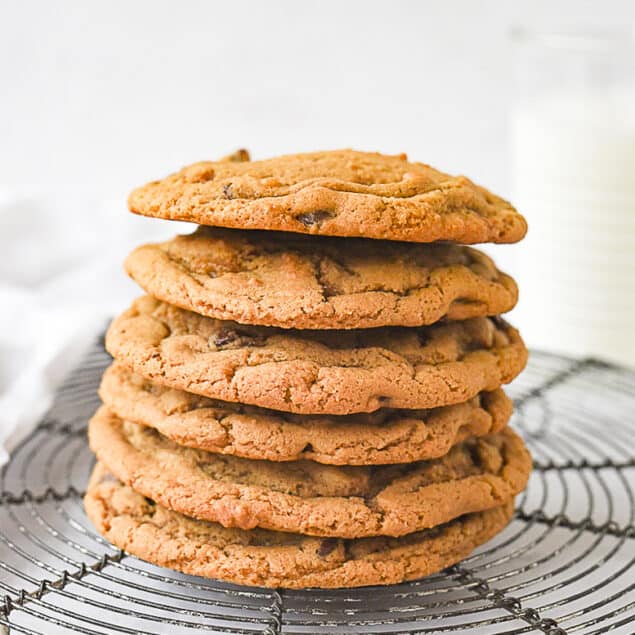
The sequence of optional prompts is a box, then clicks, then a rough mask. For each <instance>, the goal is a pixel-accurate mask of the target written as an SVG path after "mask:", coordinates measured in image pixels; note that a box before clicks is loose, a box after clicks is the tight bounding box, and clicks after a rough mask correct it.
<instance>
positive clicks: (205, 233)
mask: <svg viewBox="0 0 635 635" xmlns="http://www.w3.org/2000/svg"><path fill="white" fill-rule="evenodd" d="M125 267H126V271H127V272H128V274H130V276H131V277H132V278H133V279H134V280H135V281H136V282H137V283H138V284H139V285H141V287H143V289H145V291H147V292H148V293H149V294H150V295H152V296H154V297H155V298H159V299H160V300H163V301H165V302H169V303H170V304H175V305H177V306H180V307H182V308H184V309H189V310H190V311H195V312H196V313H200V314H201V315H207V316H209V317H213V318H217V319H221V320H233V321H236V322H240V323H241V324H260V325H265V326H278V327H283V328H298V329H349V328H371V327H377V326H390V325H396V326H421V325H425V324H432V323H434V322H437V321H438V320H440V319H441V318H443V317H447V318H449V319H458V320H462V319H466V318H471V317H479V316H483V315H497V314H499V313H505V312H506V311H509V310H511V309H512V308H513V307H514V305H515V303H516V300H517V298H518V289H517V287H516V284H515V283H514V281H513V280H512V279H511V278H510V277H509V276H507V275H505V274H504V273H501V272H500V271H498V270H497V269H496V267H495V265H494V263H493V262H492V260H491V259H490V258H488V257H487V256H486V255H485V254H483V253H481V252H479V251H476V250H475V249H471V248H470V247H465V246H460V245H454V244H449V243H444V244H431V245H421V244H412V243H394V242H389V241H374V240H363V239H346V240H343V239H341V238H325V237H311V236H302V235H298V234H284V233H275V232H259V231H240V230H228V229H218V228H212V227H199V228H198V229H197V230H196V232H194V233H193V234H191V235H188V236H177V237H176V238H174V239H172V240H169V241H167V242H164V243H160V244H153V245H144V246H142V247H138V248H137V249H135V250H134V251H133V252H132V253H131V254H130V255H129V256H128V258H127V259H126V263H125Z"/></svg>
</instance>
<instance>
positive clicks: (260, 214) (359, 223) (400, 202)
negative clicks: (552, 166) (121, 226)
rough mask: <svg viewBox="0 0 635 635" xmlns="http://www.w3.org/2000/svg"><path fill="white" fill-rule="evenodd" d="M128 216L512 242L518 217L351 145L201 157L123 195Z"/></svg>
mask: <svg viewBox="0 0 635 635" xmlns="http://www.w3.org/2000/svg"><path fill="white" fill-rule="evenodd" d="M128 204H129V206H130V210H131V211H132V212H135V213H136V214H143V215H145V216H154V217H157V218H166V219H171V220H182V221H191V222H195V223H199V224H201V225H215V226H221V227H235V228H244V229H268V230H280V231H289V232H299V233H303V234H319V235H324V236H360V237H365V238H380V239H381V238H383V239H388V240H405V241H411V242H432V241H436V240H452V241H456V242H461V243H466V244H473V243H483V242H494V243H513V242H516V241H518V240H520V239H521V238H523V236H524V235H525V233H526V231H527V223H526V222H525V219H524V218H523V217H522V216H521V215H520V214H519V213H518V212H517V211H516V210H515V209H514V208H513V207H512V206H511V205H510V204H509V203H508V202H507V201H505V200H503V199H502V198H500V197H498V196H496V195H494V194H492V193H490V192H488V191H487V190H486V189H485V188H482V187H480V186H478V185H476V184H474V183H472V181H470V180H469V179H467V178H466V177H464V176H458V177H455V176H450V175H448V174H444V173H443V172H439V171H438V170H435V169H434V168H432V167H430V166H428V165H425V164H423V163H410V162H409V161H408V159H407V157H406V155H405V154H400V155H396V156H388V155H383V154H379V153H371V152H356V151H354V150H336V151H331V152H312V153H307V154H295V155H287V156H282V157H276V158H273V159H267V160H264V161H253V162H249V161H219V162H211V161H205V162H201V163H195V164H193V165H190V166H188V167H185V168H183V169H182V170H180V171H179V172H177V173H175V174H172V175H170V176H168V177H166V178H165V179H163V180H161V181H153V182H152V183H149V184H147V185H144V186H142V187H140V188H138V189H136V190H134V191H133V192H132V194H131V195H130V198H129V200H128Z"/></svg>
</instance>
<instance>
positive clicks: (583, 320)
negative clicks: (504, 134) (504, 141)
mask: <svg viewBox="0 0 635 635" xmlns="http://www.w3.org/2000/svg"><path fill="white" fill-rule="evenodd" d="M514 41H515V56H516V59H515V77H516V83H517V94H516V100H515V106H514V108H513V112H512V122H511V132H512V135H511V138H512V158H513V168H512V175H513V194H514V196H513V199H512V200H513V201H514V203H515V204H516V205H517V206H518V208H519V209H520V210H521V211H522V212H523V213H524V214H525V215H526V217H527V219H528V222H529V233H528V235H527V239H526V242H525V243H523V244H522V245H521V246H520V247H519V249H518V261H519V262H518V271H517V277H518V282H519V286H520V290H521V298H520V302H519V306H518V310H517V312H516V315H517V322H518V324H519V326H520V327H521V329H522V332H523V335H525V336H526V339H527V342H528V343H529V344H530V345H531V346H534V347H537V348H542V349H550V350H555V351H559V352H564V353H570V354H574V355H591V356H595V357H600V358H605V359H608V360H613V361H617V362H620V363H624V364H628V365H635V90H634V78H635V59H634V52H635V49H634V47H633V42H632V39H631V38H630V37H629V35H628V34H627V33H619V32H602V33H540V32H530V31H515V32H514Z"/></svg>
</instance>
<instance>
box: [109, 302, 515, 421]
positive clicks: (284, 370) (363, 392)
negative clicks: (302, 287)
mask: <svg viewBox="0 0 635 635" xmlns="http://www.w3.org/2000/svg"><path fill="white" fill-rule="evenodd" d="M106 347H107V349H108V351H109V352H110V353H111V354H112V355H113V356H114V357H115V358H117V359H118V360H120V361H121V362H122V363H123V364H124V365H125V366H126V367H128V368H129V369H131V370H133V371H134V372H136V373H137V374H139V375H141V376H143V377H145V378H146V379H150V380H152V381H154V382H155V383H158V384H161V385H164V386H169V387H171V388H178V389H180V390H186V391H188V392H193V393H195V394H198V395H203V396H206V397H211V398H213V399H221V400H223V401H238V402H240V403H245V404H252V405H256V406H260V407H263V408H273V409H275V410H283V411H286V412H296V413H301V414H351V413H354V412H372V411H374V410H377V409H378V408H382V407H384V408H436V407H439V406H445V405H450V404H454V403H461V402H464V401H467V400H468V399H471V398H472V397H474V396H476V395H477V394H478V393H479V392H481V391H482V390H494V389H496V388H498V387H499V386H500V385H501V384H502V383H507V382H509V381H511V380H512V379H513V378H514V377H515V376H516V375H517V374H518V373H519V372H520V371H521V370H522V369H523V367H524V365H525V362H526V359H527V350H526V349H525V346H524V344H523V342H522V339H521V338H520V335H519V334H518V332H517V331H516V330H515V329H514V328H512V327H511V326H509V325H508V324H506V323H505V322H503V321H502V320H500V319H498V318H473V319H471V320H463V321H461V322H447V323H438V324H435V325H432V326H427V327H420V328H418V329H413V328H397V327H385V328H381V329H365V330H355V331H352V330H350V331H294V330H280V329H275V328H270V327H257V326H245V325H240V324H236V323H234V322H223V321H220V320H215V319H213V318H208V317H203V316H200V315H198V314H196V313H192V312H190V311H185V310H183V309H180V308H177V307H174V306H171V305H168V304H166V303H163V302H159V301H157V300H155V299H153V298H151V297H149V296H145V297H143V298H140V299H139V300H137V301H136V302H134V304H133V305H132V307H131V308H130V309H128V310H127V311H126V312H125V313H123V314H122V315H121V316H120V317H118V318H117V319H115V320H114V322H113V323H112V324H111V326H110V328H109V330H108V333H107V336H106Z"/></svg>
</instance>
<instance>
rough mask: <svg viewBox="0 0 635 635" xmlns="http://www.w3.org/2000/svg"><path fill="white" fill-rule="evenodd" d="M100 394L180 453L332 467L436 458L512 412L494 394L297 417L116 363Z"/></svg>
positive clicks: (499, 393)
mask: <svg viewBox="0 0 635 635" xmlns="http://www.w3.org/2000/svg"><path fill="white" fill-rule="evenodd" d="M99 395H100V397H101V399H102V401H103V402H104V404H105V405H106V406H107V407H108V408H109V410H111V411H112V412H113V413H114V414H116V415H117V416H118V417H120V418H121V419H125V420H128V421H133V422H135V423H140V424H143V425H145V426H149V427H152V428H155V429H156V430H158V431H159V432H160V433H161V434H162V435H164V436H166V437H168V438H169V439H171V440H172V441H174V442H175V443H178V444H179V445H182V446H187V447H193V448H199V449H202V450H208V451H210V452H217V453H220V454H231V455H235V456H240V457H243V458H249V459H266V460H269V461H295V460H299V459H309V460H313V461H317V462H318V463H326V464H331V465H373V464H382V463H383V464H387V463H407V462H410V461H424V460H429V459H433V458H437V457H440V456H443V455H444V454H446V453H447V452H448V451H449V449H450V448H451V447H452V446H453V445H456V444H457V443H460V442H462V441H464V440H466V439H467V438H468V437H471V436H483V435H485V434H490V433H492V432H498V431H499V430H501V429H502V428H503V427H505V425H506V424H507V422H508V420H509V418H510V416H511V412H512V403H511V400H510V399H509V398H508V397H507V396H506V395H505V393H504V392H503V391H502V390H500V389H497V390H495V391H492V392H484V393H480V394H479V395H477V396H476V397H474V398H472V399H471V400H470V401H468V402H465V403H462V404H456V405H454V406H445V407H442V408H437V409H433V410H390V409H381V410H377V411H376V412H374V413H368V414H357V415H345V416H340V417H338V416H319V415H313V416H311V415H294V414H290V413H283V412H279V411H274V410H265V409H262V408H256V407H253V406H244V405H242V404H234V403H231V402H223V401H215V400H213V399H208V398H207V397H201V396H199V395H194V394H192V393H188V392H185V391H182V390H175V389H171V388H166V387H164V386H160V385H158V384H153V383H152V382H150V381H148V380H146V379H143V378H142V377H140V376H138V375H135V374H134V373H131V372H130V371H128V370H127V369H126V368H125V367H124V366H122V365H121V364H118V363H117V362H115V363H114V364H113V365H112V366H111V367H110V368H108V369H107V370H106V372H105V373H104V376H103V378H102V382H101V386H100V388H99Z"/></svg>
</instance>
